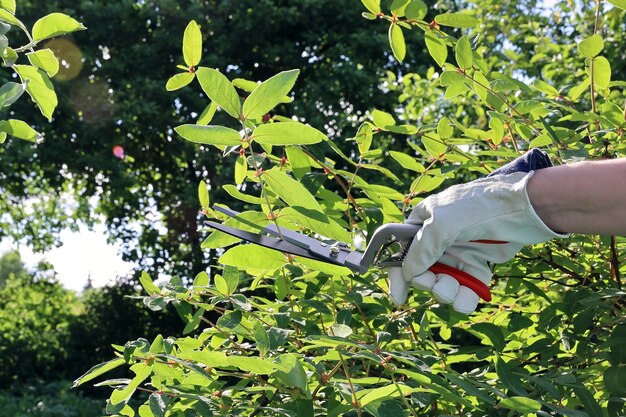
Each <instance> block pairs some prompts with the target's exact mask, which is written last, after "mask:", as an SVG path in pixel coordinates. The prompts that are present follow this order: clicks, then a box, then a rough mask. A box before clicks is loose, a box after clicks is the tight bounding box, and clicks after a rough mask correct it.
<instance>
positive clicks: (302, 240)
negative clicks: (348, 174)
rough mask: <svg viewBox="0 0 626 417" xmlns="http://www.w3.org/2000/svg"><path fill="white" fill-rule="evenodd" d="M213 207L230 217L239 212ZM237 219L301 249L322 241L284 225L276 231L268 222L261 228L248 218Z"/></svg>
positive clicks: (235, 215) (314, 245) (312, 246)
mask: <svg viewBox="0 0 626 417" xmlns="http://www.w3.org/2000/svg"><path fill="white" fill-rule="evenodd" d="M214 209H215V210H216V211H219V212H220V213H223V214H225V215H227V216H230V217H237V216H238V215H239V212H237V211H235V210H231V209H227V208H225V207H220V206H215V207H214ZM237 220H238V221H240V222H241V223H244V224H247V225H248V226H251V227H254V228H255V229H259V231H260V232H261V233H267V234H270V235H274V236H276V237H278V238H280V237H281V235H282V238H283V239H284V240H286V241H288V242H290V243H293V244H294V245H298V246H300V247H301V248H303V249H309V248H314V247H316V246H318V245H320V244H321V243H322V242H320V241H319V240H317V239H315V238H312V237H310V236H307V235H303V234H302V233H298V232H295V231H293V230H291V229H288V228H286V227H281V228H280V233H279V232H278V228H277V227H276V225H275V224H272V223H270V224H268V225H267V226H265V227H264V228H261V227H260V226H259V225H258V224H255V223H252V222H250V221H248V220H245V219H242V218H240V217H237Z"/></svg>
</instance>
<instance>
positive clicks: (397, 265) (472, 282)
mask: <svg viewBox="0 0 626 417" xmlns="http://www.w3.org/2000/svg"><path fill="white" fill-rule="evenodd" d="M550 166H552V161H550V158H549V157H548V155H547V154H546V153H545V152H543V151H541V150H539V149H537V148H535V149H531V150H530V151H528V152H527V153H526V154H524V155H522V156H520V157H518V158H517V159H515V160H513V161H512V162H510V163H508V164H506V165H504V166H503V167H501V168H499V169H497V170H495V171H493V172H492V173H491V174H489V176H493V175H500V174H510V173H512V172H529V171H531V170H538V169H542V168H547V167H550ZM214 208H215V210H217V211H219V212H221V213H223V214H225V215H227V216H230V217H234V218H236V219H237V220H238V221H240V222H241V223H244V224H247V225H249V226H252V227H253V228H254V229H255V230H259V233H252V232H248V231H245V230H241V229H237V228H234V227H231V226H228V225H225V224H220V223H216V222H211V221H209V222H207V223H208V225H209V226H210V227H212V228H213V229H216V230H219V231H221V232H224V233H226V234H229V235H231V236H235V237H237V238H239V239H242V240H244V241H246V242H250V243H255V244H257V245H261V246H264V247H266V248H270V249H274V250H277V251H280V252H284V253H288V254H290V255H294V256H302V257H304V258H309V259H314V260H316V261H321V262H326V263H329V264H334V265H339V266H344V267H347V268H349V269H350V270H352V271H354V272H356V273H360V274H363V273H365V272H367V271H368V270H369V269H370V267H372V266H377V267H384V268H387V271H388V274H389V279H390V280H391V282H394V283H401V284H402V285H407V286H408V283H407V282H406V281H405V280H404V278H403V276H402V262H403V261H404V257H405V256H406V253H407V251H408V249H409V247H410V246H411V242H412V241H413V239H414V238H415V236H416V235H417V232H418V231H419V230H420V227H421V226H420V225H415V224H408V223H388V224H385V225H383V226H380V227H379V228H378V229H376V231H375V232H374V233H373V234H372V237H371V238H370V241H369V243H368V245H367V248H366V249H365V252H359V251H355V250H351V249H350V246H349V245H348V244H347V243H345V242H334V243H332V242H330V243H329V242H324V241H321V240H318V239H315V238H313V237H311V236H307V235H304V234H302V233H298V232H295V231H293V230H290V229H287V228H284V227H280V229H279V228H278V227H277V226H276V225H275V224H269V225H268V226H265V227H261V226H259V225H257V224H254V223H252V222H250V221H247V220H246V219H244V218H242V217H238V215H239V213H238V212H236V211H233V210H230V209H228V208H224V207H220V206H215V207H214ZM481 243H506V242H500V241H483V242H481ZM428 269H429V271H431V272H433V273H434V274H446V275H449V276H451V277H452V278H454V279H456V280H457V281H458V282H459V284H461V285H463V286H466V287H468V288H469V289H471V290H472V291H474V292H475V293H476V294H477V295H478V296H479V297H480V298H482V299H483V300H485V301H491V292H490V291H489V287H488V286H487V285H485V283H483V282H482V281H480V280H479V279H477V278H476V277H474V276H472V275H470V274H468V273H467V272H464V271H461V270H460V269H457V268H454V267H451V266H449V265H446V264H443V263H440V262H436V263H435V264H434V265H432V266H431V267H430V268H428Z"/></svg>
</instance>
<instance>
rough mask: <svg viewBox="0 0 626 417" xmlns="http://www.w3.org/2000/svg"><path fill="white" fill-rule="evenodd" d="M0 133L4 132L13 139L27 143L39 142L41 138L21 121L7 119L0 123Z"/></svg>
mask: <svg viewBox="0 0 626 417" xmlns="http://www.w3.org/2000/svg"><path fill="white" fill-rule="evenodd" d="M0 132H4V133H6V134H8V135H11V136H13V137H14V138H18V139H24V140H27V141H29V142H39V141H40V140H41V139H42V138H43V136H42V135H41V134H40V133H38V132H37V131H36V130H35V129H33V128H32V127H30V126H29V125H28V123H26V122H24V121H22V120H16V119H9V120H3V121H1V122H0Z"/></svg>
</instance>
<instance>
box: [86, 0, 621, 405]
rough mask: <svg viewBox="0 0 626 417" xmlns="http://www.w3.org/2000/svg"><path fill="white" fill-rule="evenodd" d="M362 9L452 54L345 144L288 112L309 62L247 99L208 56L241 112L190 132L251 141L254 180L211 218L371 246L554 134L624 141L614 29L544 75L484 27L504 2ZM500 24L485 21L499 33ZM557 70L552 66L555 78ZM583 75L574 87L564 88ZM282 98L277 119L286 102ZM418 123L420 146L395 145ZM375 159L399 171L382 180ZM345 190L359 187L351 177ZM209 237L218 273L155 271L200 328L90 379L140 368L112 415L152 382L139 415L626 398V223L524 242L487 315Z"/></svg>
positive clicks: (190, 324) (243, 161)
mask: <svg viewBox="0 0 626 417" xmlns="http://www.w3.org/2000/svg"><path fill="white" fill-rule="evenodd" d="M362 3H363V5H364V6H365V8H366V11H365V15H364V16H365V17H366V18H369V19H373V20H377V21H379V22H382V23H384V24H385V26H386V28H387V29H388V34H389V41H390V44H391V45H390V46H391V50H392V51H393V54H394V56H395V57H396V58H397V59H399V60H403V59H406V57H407V55H406V45H405V40H407V39H420V40H421V39H423V40H424V43H425V45H426V47H427V49H428V53H429V54H430V56H431V57H432V59H433V60H434V61H435V63H436V67H435V68H433V69H432V70H429V71H428V72H427V73H426V74H425V76H424V75H423V74H401V75H402V76H401V77H395V83H390V85H391V87H390V88H393V89H397V90H400V91H401V92H402V94H401V95H400V98H401V99H402V101H403V104H404V105H403V106H402V108H401V109H400V111H397V112H396V113H394V114H390V113H387V112H384V111H380V110H377V111H372V114H371V119H370V120H368V121H365V122H364V123H362V124H361V125H360V126H359V128H358V131H357V134H355V135H354V136H355V139H354V141H352V142H350V144H351V145H352V149H351V150H350V152H343V151H342V150H341V149H340V148H339V147H337V146H333V143H332V142H331V141H330V140H328V138H327V137H325V135H324V134H323V133H322V132H320V131H319V130H317V129H315V127H314V126H309V125H306V124H303V123H299V122H295V121H293V120H292V119H290V118H286V117H281V116H282V113H281V112H280V111H278V110H272V109H274V108H276V106H278V105H279V104H280V102H281V101H282V98H283V97H284V96H285V95H286V94H288V93H289V91H290V90H291V89H292V87H293V86H294V84H295V83H296V79H297V77H298V71H297V70H295V69H294V70H289V71H282V72H279V73H277V74H275V75H273V76H272V77H268V78H267V79H266V80H265V81H264V82H263V83H262V84H260V85H258V86H255V88H254V89H253V91H252V92H251V93H250V94H249V95H247V97H245V98H244V99H243V100H239V93H238V90H237V88H240V89H241V87H242V85H241V84H240V83H239V82H238V81H234V80H231V79H229V78H228V76H227V74H224V73H220V72H218V71H212V70H210V69H208V68H203V67H202V66H201V65H200V66H199V68H197V72H195V76H194V77H195V78H198V80H199V81H200V84H201V87H202V88H203V89H204V90H206V91H205V92H206V93H207V95H208V96H209V98H210V99H211V101H212V102H214V103H215V104H216V105H218V106H219V107H221V108H222V109H223V110H224V113H227V114H228V115H230V116H231V118H230V119H226V121H223V120H222V119H216V120H215V121H211V122H210V123H211V124H210V125H208V126H205V125H196V124H188V123H185V124H182V125H180V126H178V127H176V129H175V130H176V132H177V133H178V134H180V135H181V136H182V137H183V138H185V139H187V140H189V141H191V142H195V143H201V144H203V145H206V146H207V147H208V148H209V149H211V150H213V151H214V152H216V153H218V154H220V155H224V154H225V153H226V154H227V153H228V152H224V150H225V149H226V148H229V150H231V154H234V155H233V157H230V156H228V155H226V156H223V158H224V161H225V162H226V163H231V164H234V165H235V168H234V183H235V184H236V185H237V186H235V185H232V186H231V187H224V188H226V189H227V190H230V194H231V195H232V197H233V198H235V199H239V200H241V201H244V202H246V203H248V204H249V206H248V207H249V209H248V210H246V211H244V212H243V213H241V214H240V215H239V216H238V219H227V218H226V217H225V216H222V215H221V214H219V213H217V212H215V211H214V210H213V209H212V207H211V201H214V202H215V204H224V203H227V202H228V200H224V199H220V198H219V195H217V196H216V194H217V193H215V194H213V193H211V197H212V198H211V199H210V198H209V195H208V193H207V187H206V184H205V183H202V182H201V183H200V184H199V187H198V196H199V200H200V204H199V207H200V208H202V209H203V212H204V213H205V214H206V215H207V216H209V217H216V218H218V219H219V220H223V221H225V222H226V223H227V224H228V225H231V226H236V227H242V228H247V229H249V230H250V231H258V229H259V228H262V227H263V226H265V225H267V224H270V223H275V224H276V226H277V227H278V228H280V227H286V228H290V229H298V230H303V231H304V232H305V233H310V234H311V235H313V236H320V235H321V236H324V237H327V238H330V239H333V240H337V241H352V240H353V239H354V238H356V237H357V236H367V233H366V231H368V230H370V229H371V228H372V227H376V226H377V225H378V224H380V223H382V222H390V221H401V220H402V219H403V214H404V213H405V212H406V211H407V210H409V209H410V208H411V207H412V206H413V205H414V204H416V203H417V202H419V201H420V200H421V199H422V198H423V197H424V196H425V195H427V194H428V193H430V192H432V191H433V190H435V189H437V188H438V187H439V186H441V185H445V184H449V183H451V182H457V181H458V182H461V181H467V180H468V179H472V178H475V177H476V176H478V175H484V174H486V173H488V172H489V171H491V170H492V169H493V168H494V167H496V166H498V165H500V164H501V163H502V162H503V161H506V160H508V159H511V158H513V157H515V156H517V155H519V154H520V153H522V152H523V151H524V150H526V149H529V148H534V147H542V148H545V149H546V150H548V151H549V153H550V154H551V156H552V157H553V159H554V160H555V161H557V162H559V163H561V162H566V161H568V160H570V159H571V158H573V157H576V156H585V157H588V158H596V157H622V156H624V149H623V135H624V127H625V126H626V120H625V116H624V110H623V107H621V106H623V103H624V94H623V91H622V87H623V83H622V82H621V81H614V79H613V78H612V77H613V72H612V69H611V68H612V67H614V66H615V65H613V63H611V62H609V61H608V59H607V58H606V56H605V55H604V53H603V52H604V51H605V50H608V49H609V47H608V44H609V39H610V37H609V36H607V37H606V38H605V37H603V36H601V35H599V32H598V28H599V25H593V26H592V27H590V28H589V30H590V32H587V33H586V36H585V37H583V38H582V39H580V40H579V41H578V42H577V45H576V46H577V48H576V51H577V52H576V53H577V54H578V55H577V56H575V57H574V56H573V51H574V47H573V45H570V46H569V48H566V47H565V46H561V45H553V48H554V49H556V50H561V49H563V51H569V52H570V53H571V55H568V56H567V59H563V60H562V61H561V62H560V64H561V67H560V68H558V67H557V66H555V65H553V64H552V63H547V64H546V67H547V68H545V69H544V70H543V71H541V72H536V73H532V74H531V73H530V72H529V76H528V78H527V79H523V82H522V81H520V80H519V79H518V77H521V76H522V75H524V76H525V74H524V72H523V69H522V70H520V71H522V72H521V73H518V72H516V68H515V67H514V66H510V65H509V64H508V63H507V62H503V61H502V55H501V51H500V50H498V48H497V46H499V45H500V44H498V43H496V48H490V44H489V43H487V41H484V40H483V39H484V38H483V37H480V36H478V35H480V34H481V28H482V27H483V25H482V24H481V20H480V18H479V17H482V16H489V14H488V13H481V9H478V8H469V9H468V10H467V11H462V12H449V11H448V10H441V9H437V8H435V7H431V8H430V9H429V8H427V6H426V5H425V4H424V3H423V2H422V1H420V0H412V1H394V2H393V3H391V5H389V7H388V6H387V5H383V6H384V7H381V5H380V2H379V1H376V0H363V1H362ZM601 3H603V2H598V5H600V4H601ZM610 3H611V4H613V5H615V7H616V8H615V9H612V10H611V11H609V12H608V13H609V14H612V13H622V15H623V13H624V12H623V9H624V8H626V5H624V4H623V3H622V2H618V1H613V0H611V2H610ZM497 4H498V3H496V2H494V3H488V5H489V6H491V7H494V6H495V5H497ZM597 10H598V14H599V15H601V14H600V13H599V10H600V9H597ZM516 17H517V18H518V19H520V20H519V21H520V22H524V21H525V20H524V18H523V16H522V15H521V14H520V15H516ZM529 24H530V27H524V26H523V25H524V24H523V23H520V25H519V27H520V32H521V33H525V34H527V35H526V36H527V38H526V42H527V43H533V44H534V42H533V41H534V39H533V38H532V36H534V35H531V32H532V31H531V29H533V28H534V23H533V22H531V23H529ZM493 27H494V24H493V23H489V24H484V28H485V30H486V31H487V32H486V33H487V35H491V34H492V33H493V32H491V31H492V30H493ZM188 28H190V29H188V31H186V33H185V35H184V36H183V50H184V51H185V54H186V55H185V59H186V60H187V61H188V60H189V59H191V61H192V62H186V64H187V66H189V65H191V66H196V63H195V61H196V60H197V59H199V56H200V55H201V54H200V49H199V43H198V42H197V35H195V34H194V32H196V31H195V30H194V28H195V26H194V25H193V23H192V24H191V25H189V26H188ZM564 31H565V29H564ZM409 34H411V36H412V37H409ZM413 34H416V35H414V36H413ZM487 39H490V38H487ZM559 39H560V38H559ZM549 40H550V38H546V39H543V41H544V42H548V41H549ZM502 46H505V43H504V42H503V43H502ZM544 47H545V48H546V49H550V46H549V45H544V46H541V47H538V48H540V50H544V49H543V48H544ZM187 54H190V55H187ZM189 57H194V58H189ZM520 60H521V58H520ZM194 70H195V69H194ZM561 72H562V74H561ZM546 73H549V74H552V75H551V76H550V77H546V78H545V79H541V78H539V77H538V75H539V74H541V75H544V74H546ZM533 74H534V75H533ZM203 80H204V81H205V82H203ZM563 80H575V83H574V85H573V87H569V86H561V85H560V84H559V83H560V82H562V81H563ZM390 81H394V77H390ZM568 82H569V81H568ZM207 86H209V87H207ZM211 86H214V87H213V88H211ZM215 86H219V88H217V87H215ZM580 86H583V87H580ZM244 89H245V88H244ZM205 104H207V103H205ZM268 111H269V112H270V114H272V115H273V117H269V118H268V117H265V115H266V114H267V112H268ZM240 131H241V132H242V133H240ZM385 135H387V136H385ZM394 135H402V136H394ZM381 136H382V137H383V138H386V140H379V138H380V137H381ZM398 137H404V138H405V140H406V143H407V144H408V146H409V147H410V148H411V149H413V150H414V152H413V153H412V154H408V155H407V154H401V153H397V152H395V153H394V152H393V150H394V149H393V146H395V145H396V143H395V141H397V140H398ZM328 149H332V152H328ZM324 151H326V152H324ZM283 155H284V156H285V157H283ZM387 156H388V157H387ZM373 161H376V162H378V163H379V166H378V167H374V166H373V165H374V164H373V163H371V162H373ZM381 165H382V166H381ZM397 165H401V166H402V167H404V168H405V169H406V170H412V171H413V172H415V174H414V176H415V177H416V179H415V181H413V182H407V183H404V184H401V185H400V186H399V187H398V188H397V189H394V188H391V187H388V186H386V185H384V182H385V181H387V180H382V179H380V177H382V176H386V177H388V178H389V180H391V181H393V178H394V176H393V175H394V174H393V171H392V170H391V169H390V167H393V166H397ZM344 166H348V167H350V168H349V169H345V168H344ZM368 170H371V171H375V172H377V173H378V175H379V181H376V182H373V181H372V182H369V181H367V180H365V179H364V178H363V177H362V175H361V173H362V172H367V171H368ZM336 184H339V185H338V188H339V189H341V190H342V193H341V194H340V195H337V194H336V193H333V192H330V190H331V187H335V186H336ZM194 194H195V193H194ZM205 243H206V245H210V246H211V247H215V248H221V249H222V251H223V252H222V253H221V256H220V257H219V259H218V260H217V262H218V263H219V264H220V265H221V270H220V272H219V273H215V274H214V275H213V276H211V277H209V275H208V274H207V273H205V272H203V273H200V274H198V275H196V276H195V277H194V279H193V283H192V285H188V286H186V285H185V284H184V282H183V280H182V279H180V278H173V279H172V280H170V282H169V283H167V284H164V285H160V286H157V285H155V284H154V283H153V282H152V280H151V279H150V278H149V276H148V275H147V274H143V275H142V278H141V283H142V285H143V287H144V290H145V292H146V293H147V296H146V297H145V301H144V302H145V303H146V304H147V305H148V306H150V307H151V308H154V309H159V308H162V307H164V306H165V305H167V304H168V303H172V304H174V305H176V306H177V309H178V310H179V312H181V311H182V312H183V313H184V314H183V316H185V317H186V318H187V325H186V326H185V332H187V333H190V334H191V335H190V336H188V337H183V338H178V339H175V338H165V337H162V336H157V337H155V338H154V339H151V340H148V339H145V338H139V339H137V340H134V341H130V342H128V343H127V344H126V345H125V346H124V347H123V348H122V347H120V348H118V349H117V351H116V356H115V357H114V358H113V359H111V360H110V361H108V362H105V363H103V364H100V365H97V366H95V367H93V368H92V369H90V370H89V371H88V372H87V373H86V374H84V375H83V376H82V377H80V378H79V379H77V380H76V382H75V383H76V385H80V384H83V383H86V382H88V381H91V380H93V379H95V378H98V377H100V376H101V375H103V374H104V373H106V372H108V371H110V370H111V369H115V368H117V367H120V366H123V365H127V366H128V367H129V369H130V370H131V372H132V373H133V376H132V379H130V380H128V381H116V380H113V381H109V382H107V384H111V385H112V386H113V389H112V392H111V395H110V399H109V403H108V409H107V411H108V412H109V413H110V414H121V415H133V414H134V412H135V411H134V410H133V409H132V407H131V406H130V405H129V403H128V401H129V399H130V398H131V397H133V395H134V393H135V392H136V390H137V389H138V388H140V387H141V389H142V390H143V391H146V390H148V391H149V392H151V394H150V398H149V399H148V401H146V403H145V404H143V405H141V406H140V407H139V409H138V412H139V414H140V415H142V416H143V415H165V414H166V413H168V414H170V415H176V416H178V415H180V416H184V415H193V414H203V415H210V414H218V415H219V414H221V415H233V414H234V415H250V416H252V415H259V414H260V413H263V414H276V415H297V416H301V415H302V416H313V415H324V416H326V415H348V416H354V415H358V416H367V415H373V416H389V415H409V414H410V415H432V416H438V415H463V416H483V415H490V416H505V415H511V416H512V415H542V416H545V415H564V416H570V415H580V416H583V415H586V416H603V415H608V416H619V415H621V414H622V410H623V408H624V399H623V395H624V384H623V381H624V379H625V373H624V372H625V370H626V365H625V362H626V359H625V357H626V356H625V355H624V348H625V347H626V346H625V345H624V343H623V340H624V332H625V331H626V330H625V329H626V327H625V326H626V324H625V323H624V315H623V307H624V294H623V291H622V290H621V285H622V278H621V277H622V274H623V273H624V271H626V267H625V266H624V265H623V263H622V262H621V259H622V257H621V256H620V254H621V253H622V252H623V250H624V239H623V238H618V237H596V236H574V237H572V238H571V239H569V240H563V241H556V242H550V243H547V244H544V245H537V246H535V247H532V248H525V249H524V250H523V251H522V253H521V254H520V256H519V257H518V258H517V259H516V260H514V261H512V262H510V263H508V264H506V265H501V266H498V268H497V269H496V280H495V282H494V285H493V287H492V289H491V290H492V292H493V294H494V301H493V302H492V303H490V304H484V305H483V306H482V308H481V309H480V310H479V311H478V312H477V313H476V314H475V315H472V316H470V317H467V316H464V315H461V314H459V313H455V312H454V311H452V310H451V309H449V308H448V307H447V306H443V305H437V304H435V303H434V302H433V301H432V300H431V299H430V297H429V296H428V295H426V294H423V293H419V292H416V293H414V294H412V295H411V299H410V301H409V303H408V304H407V305H406V306H401V307H396V306H393V305H392V304H391V302H390V301H389V299H388V297H387V296H386V291H387V289H388V288H387V281H386V278H387V277H386V273H385V271H383V270H381V269H379V268H372V269H371V270H369V271H368V272H367V273H365V274H351V273H350V271H348V270H346V269H345V268H342V267H338V266H335V265H327V264H321V263H319V262H312V261H310V260H307V259H306V258H299V257H286V256H284V255H283V254H281V253H279V252H276V251H272V250H271V249H268V248H264V247H260V246H256V245H240V244H239V242H238V240H237V239H232V238H230V237H229V236H226V235H224V234H223V233H221V232H218V231H214V232H212V233H211V235H210V236H209V237H208V239H207V241H206V242H205ZM213 272H215V268H214V269H213ZM208 313H211V314H215V313H216V314H218V315H220V317H219V318H218V319H217V320H216V321H215V320H213V319H212V318H211V319H210V318H208V317H207V316H206V314H208ZM196 329H201V331H197V332H196V333H192V332H194V331H196Z"/></svg>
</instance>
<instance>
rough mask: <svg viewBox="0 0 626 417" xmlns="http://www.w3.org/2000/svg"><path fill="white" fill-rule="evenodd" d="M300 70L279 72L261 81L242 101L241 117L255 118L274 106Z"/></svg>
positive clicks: (294, 81)
mask: <svg viewBox="0 0 626 417" xmlns="http://www.w3.org/2000/svg"><path fill="white" fill-rule="evenodd" d="M298 74H300V70H290V71H283V72H280V73H278V74H276V75H274V76H273V77H271V78H269V79H267V80H265V81H263V82H262V83H261V84H260V85H259V86H258V87H257V88H255V89H254V91H253V92H252V93H251V94H250V95H249V96H248V98H246V101H244V103H243V117H244V118H245V119H252V120H257V119H260V118H261V117H262V116H263V115H265V114H267V113H268V112H269V111H270V110H272V109H273V108H274V107H276V106H277V105H278V104H279V103H281V100H282V98H283V96H285V95H286V94H288V93H289V92H290V91H291V89H292V88H293V86H294V84H295V83H296V79H297V78H298Z"/></svg>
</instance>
